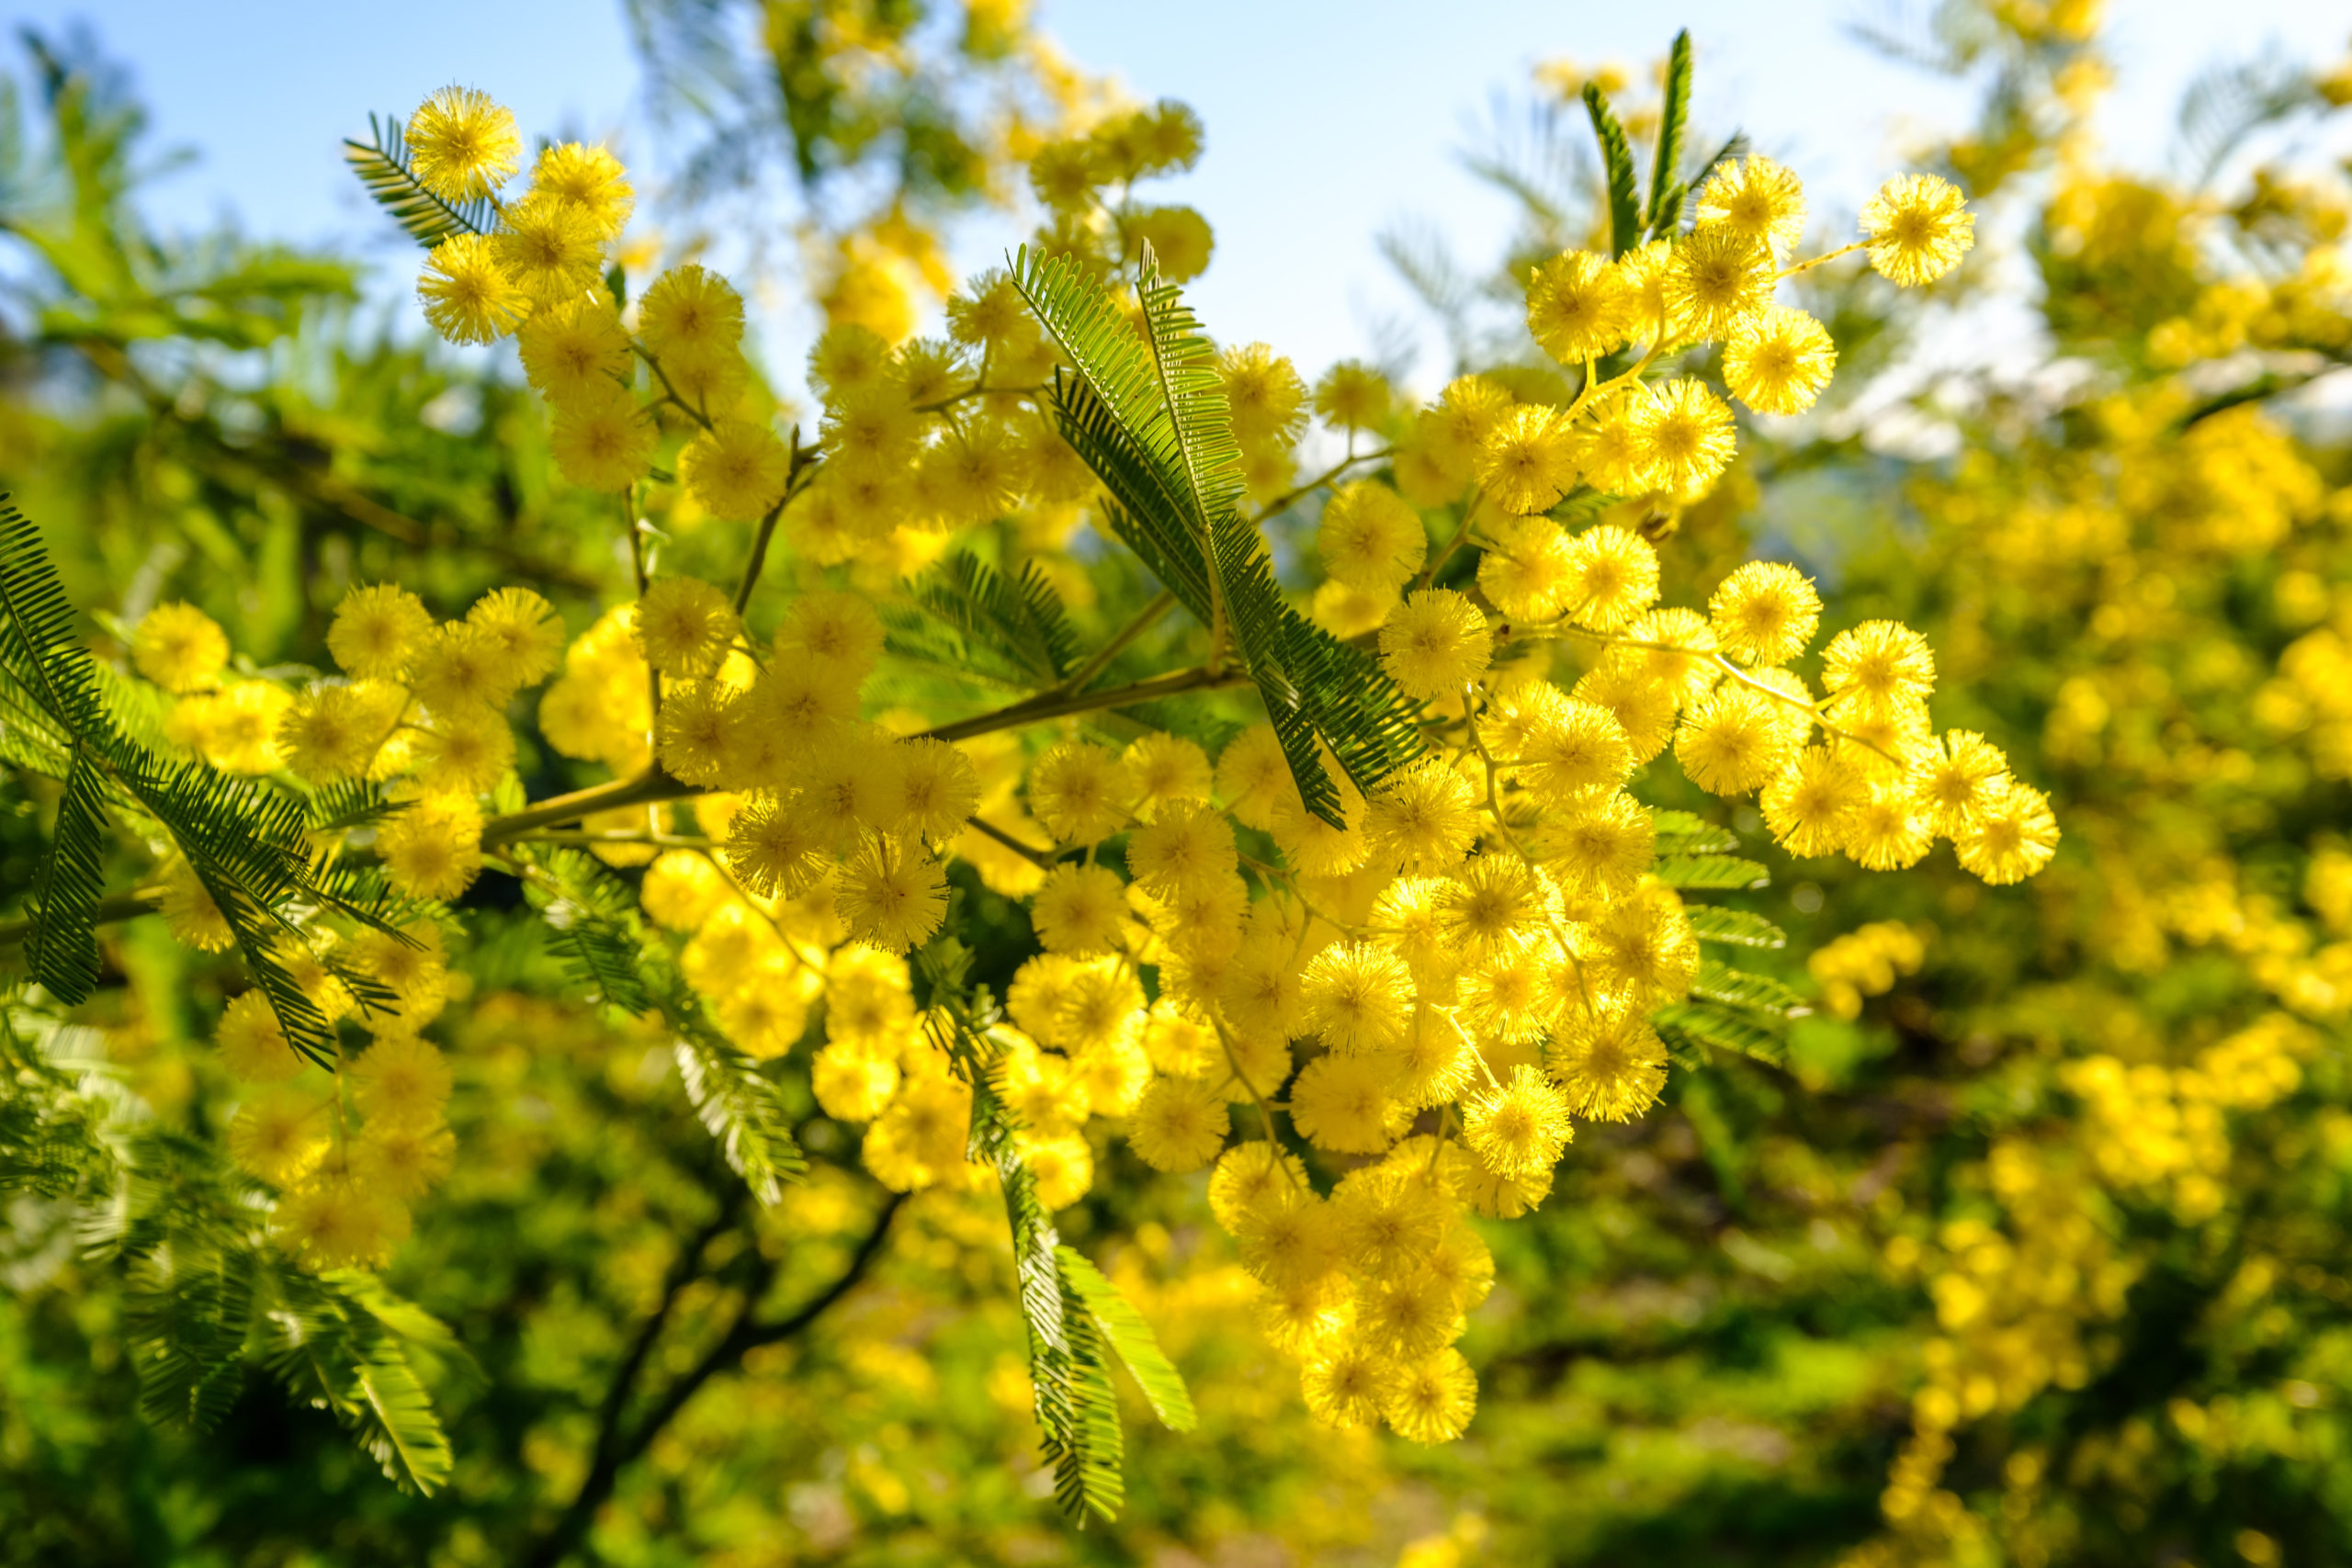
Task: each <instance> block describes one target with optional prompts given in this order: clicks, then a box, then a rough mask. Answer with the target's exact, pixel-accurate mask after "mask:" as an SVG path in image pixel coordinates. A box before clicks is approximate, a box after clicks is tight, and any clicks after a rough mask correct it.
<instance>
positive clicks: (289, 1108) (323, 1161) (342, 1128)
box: [214, 923, 456, 1269]
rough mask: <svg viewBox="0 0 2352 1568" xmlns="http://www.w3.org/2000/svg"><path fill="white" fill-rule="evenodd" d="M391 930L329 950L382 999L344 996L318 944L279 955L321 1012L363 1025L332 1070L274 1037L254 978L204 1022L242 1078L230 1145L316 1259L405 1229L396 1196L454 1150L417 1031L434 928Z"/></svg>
mask: <svg viewBox="0 0 2352 1568" xmlns="http://www.w3.org/2000/svg"><path fill="white" fill-rule="evenodd" d="M403 934H404V937H405V940H404V941H403V940H396V939H394V938H391V937H389V936H386V935H384V934H382V933H380V932H374V931H368V932H362V933H361V934H360V935H358V936H356V937H355V938H353V939H352V940H351V941H350V942H348V943H347V944H345V951H344V952H342V953H340V954H338V955H337V956H338V958H339V960H340V962H341V964H342V966H343V967H344V969H345V971H347V972H348V973H350V974H352V975H354V976H365V977H366V978H367V979H368V980H369V981H372V982H373V983H374V985H375V986H377V987H381V988H382V989H383V991H384V992H385V993H387V994H388V995H389V997H390V998H391V1005H389V1006H386V1005H378V1006H370V1007H364V1008H363V1007H360V1006H357V1005H356V1002H355V999H354V998H353V995H352V992H351V990H350V988H349V987H347V986H346V985H345V981H344V979H343V978H342V976H339V975H338V974H337V973H336V972H335V970H334V969H333V968H331V967H330V966H329V965H328V964H326V963H325V962H324V961H323V960H322V959H321V958H320V957H318V956H315V955H312V954H309V953H301V952H291V953H287V954H285V955H284V958H285V961H286V964H287V967H288V972H289V973H290V974H291V975H292V976H293V977H294V979H295V980H296V982H297V983H298V984H299V985H300V986H301V987H302V989H303V991H304V992H305V994H307V995H308V996H309V997H310V998H311V1001H312V1003H313V1004H314V1005H316V1006H317V1007H318V1008H319V1010H321V1012H322V1014H324V1015H325V1017H326V1018H327V1020H328V1021H330V1022H332V1021H335V1020H337V1019H339V1018H348V1019H350V1020H351V1021H354V1022H356V1023H357V1024H359V1025H360V1027H362V1028H363V1029H366V1030H368V1032H370V1033H372V1034H373V1036H374V1039H373V1041H372V1043H369V1044H368V1047H367V1049H365V1050H364V1051H362V1052H360V1053H359V1054H358V1055H356V1057H353V1058H352V1059H350V1060H349V1061H347V1062H346V1063H345V1064H344V1065H343V1067H342V1071H341V1073H340V1074H339V1075H338V1077H329V1076H328V1075H327V1074H326V1073H325V1072H323V1071H322V1070H321V1069H320V1068H319V1067H317V1066H313V1065H312V1064H311V1062H309V1061H308V1060H306V1059H305V1058H304V1057H303V1056H302V1055H300V1054H298V1053H297V1052H296V1051H295V1050H294V1049H293V1048H292V1047H291V1046H290V1045H288V1043H287V1042H286V1036H285V1033H284V1032H283V1031H282V1030H281V1029H280V1028H279V1026H278V1022H277V1015H276V1014H275V1013H274V1012H273V1011H272V1010H271V1009H270V1006H269V1002H268V998H266V997H265V996H264V995H263V994H262V993H261V992H260V991H258V990H253V991H245V992H243V993H242V994H240V995H238V996H237V997H235V998H232V999H231V1001H230V1003H229V1006H228V1008H227V1010H226V1011H224V1012H223V1014H222V1015H221V1019H220V1026H219V1028H218V1030H217V1031H216V1032H215V1034H214V1044H215V1045H216V1046H217V1047H218V1049H219V1052H220V1062H221V1065H222V1066H225V1067H226V1068H228V1070H229V1071H230V1073H231V1074H232V1075H233V1076H234V1077H236V1078H237V1079H238V1080H239V1081H240V1083H241V1085H242V1089H243V1092H242V1094H241V1096H240V1101H239V1104H238V1106H237V1110H236V1112H235V1114H234V1115H233V1116H232V1117H231V1119H230V1122H229V1130H228V1143H229V1153H230V1156H231V1157H232V1159H234V1160H235V1161H236V1163H237V1165H238V1167H239V1168H241V1169H243V1170H244V1171H245V1172H246V1173H247V1174H248V1175H251V1176H253V1177H254V1178H256V1179H259V1180H261V1181H264V1182H266V1183H268V1184H269V1186H271V1187H272V1188H274V1189H276V1190H277V1202H276V1206H275V1208H274V1210H273V1211H272V1214H271V1220H270V1231H271V1234H272V1235H273V1236H275V1237H276V1239H277V1243H278V1245H279V1246H280V1247H284V1248H286V1250H288V1252H291V1253H294V1254H296V1255H297V1256H299V1257H300V1258H302V1259H303V1260H304V1261H305V1262H307V1263H310V1264H311V1265H312V1266H313V1267H316V1268H321V1269H344V1268H360V1269H373V1268H378V1267H380V1266H381V1265H383V1264H384V1263H386V1262H388V1261H390V1258H391V1254H392V1251H393V1249H394V1248H395V1247H398V1246H399V1245H400V1244H401V1241H403V1240H404V1239H406V1237H407V1235H408V1233H409V1204H410V1203H412V1202H413V1201H415V1200H416V1199H418V1198H421V1197H423V1196H424V1194H425V1193H426V1192H427V1191H429V1190H431V1189H432V1188H433V1187H434V1185H435V1183H437V1182H438V1181H439V1180H440V1179H442V1178H443V1177H444V1176H446V1175H447V1174H448V1171H449V1166H450V1162H451V1159H452V1157H453V1156H454V1155H455V1153H456V1140H455V1138H454V1137H453V1136H452V1134H450V1132H449V1129H448V1128H447V1126H445V1125H444V1124H443V1122H442V1108H443V1107H444V1106H445V1105H446V1104H447V1102H448V1099H449V1082H450V1072H449V1066H448V1063H447V1062H446V1061H445V1060H443V1058H442V1055H441V1052H440V1050H439V1049H438V1048H437V1047H436V1046H435V1045H434V1044H433V1043H431V1042H430V1041H427V1040H425V1039H424V1037H423V1036H422V1035H421V1034H419V1033H418V1031H419V1030H420V1029H422V1028H423V1027H424V1025H425V1024H426V1023H428V1022H430V1021H432V1019H433V1018H434V1017H435V1015H436V1014H437V1013H438V1012H439V1011H440V1010H441V1007H442V1004H443V1002H444V1000H445V999H446V998H447V988H448V987H447V982H448V975H447V964H446V962H445V960H444V958H443V954H442V947H441V941H440V932H439V930H438V929H437V928H436V927H435V926H433V925H430V924H425V923H420V924H417V925H413V926H411V927H409V928H408V929H407V930H406V931H405V932H404V933H403Z"/></svg>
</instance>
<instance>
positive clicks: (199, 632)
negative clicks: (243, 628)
mask: <svg viewBox="0 0 2352 1568" xmlns="http://www.w3.org/2000/svg"><path fill="white" fill-rule="evenodd" d="M130 661H131V663H132V664H134V665H136V666H137V667H138V670H139V672H140V673H141V675H144V676H146V677H147V679H149V680H150V681H153V682H155V684H157V685H158V686H161V687H163V688H164V690H165V691H167V692H194V691H199V690H201V689H203V688H204V687H206V686H209V685H210V684H212V682H214V680H215V679H216V678H218V677H219V675H220V671H221V670H222V669H223V668H224V667H225V666H226V665H227V664H228V662H229V638H228V635H227V634H226V633H224V632H223V631H221V629H220V626H218V625H217V624H215V623H214V621H213V619H212V617H211V616H209V615H206V614H205V613H204V612H203V611H201V610H199V609H198V608H197V607H196V606H195V605H193V604H187V603H186V602H184V601H178V600H175V601H174V602H172V603H171V604H158V605H156V606H155V607H154V608H153V609H152V610H150V611H148V612H147V613H146V614H145V615H141V617H140V618H139V629H138V630H137V631H135V632H133V633H132V634H131V637H130Z"/></svg>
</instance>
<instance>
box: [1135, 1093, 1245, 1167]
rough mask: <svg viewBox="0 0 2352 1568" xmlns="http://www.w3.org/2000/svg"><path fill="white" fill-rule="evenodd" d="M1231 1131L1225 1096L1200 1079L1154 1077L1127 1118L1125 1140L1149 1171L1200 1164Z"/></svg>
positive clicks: (1223, 1142) (1221, 1146)
mask: <svg viewBox="0 0 2352 1568" xmlns="http://www.w3.org/2000/svg"><path fill="white" fill-rule="evenodd" d="M1231 1130H1232V1116H1231V1113H1230V1112H1229V1111H1227V1109H1226V1104H1225V1100H1224V1097H1222V1096H1221V1095H1219V1094H1217V1093H1216V1091H1215V1090H1214V1089H1210V1088H1209V1086H1208V1084H1207V1083H1206V1082H1205V1081H1204V1080H1203V1079H1200V1078H1170V1077H1155V1078H1153V1079H1152V1080H1151V1084H1150V1086H1149V1087H1148V1088H1147V1089H1145V1090H1144V1091H1143V1096H1142V1098H1141V1099H1139V1100H1136V1108H1135V1111H1134V1112H1133V1113H1132V1114H1131V1115H1130V1116H1129V1117H1128V1118H1127V1142H1128V1143H1129V1144H1130V1145H1133V1147H1134V1149H1135V1151H1136V1158H1138V1159H1140V1160H1142V1161H1143V1162H1144V1163H1145V1164H1146V1165H1148V1166H1149V1167H1151V1168H1153V1169H1154V1170H1165V1171H1175V1172H1181V1171H1188V1170H1198V1169H1200V1168H1202V1167H1204V1166H1205V1165H1207V1164H1208V1163H1209V1162H1210V1161H1211V1160H1213V1159H1215V1158H1216V1156H1217V1151H1218V1150H1220V1149H1222V1148H1223V1147H1225V1139H1226V1134H1227V1133H1228V1132H1230V1131H1231Z"/></svg>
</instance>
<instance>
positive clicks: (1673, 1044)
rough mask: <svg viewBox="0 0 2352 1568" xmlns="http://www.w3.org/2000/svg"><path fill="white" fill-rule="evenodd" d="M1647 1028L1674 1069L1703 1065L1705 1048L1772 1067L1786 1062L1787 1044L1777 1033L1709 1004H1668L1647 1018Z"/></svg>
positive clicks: (1748, 1016)
mask: <svg viewBox="0 0 2352 1568" xmlns="http://www.w3.org/2000/svg"><path fill="white" fill-rule="evenodd" d="M1650 1025H1651V1027H1652V1028H1654V1029H1656V1030H1657V1033H1658V1038H1659V1039H1660V1040H1662V1041H1664V1042H1665V1043H1666V1045H1667V1049H1668V1052H1669V1053H1670V1054H1671V1055H1673V1057H1674V1059H1675V1062H1676V1063H1677V1065H1678V1066H1697V1065H1700V1064H1702V1063H1704V1061H1705V1060H1706V1047H1708V1046H1713V1047H1714V1048H1715V1049H1717V1050H1719V1051H1730V1052H1733V1053H1735V1054H1736V1055H1742V1056H1752V1057H1754V1058H1755V1059H1756V1060H1758V1061H1759V1062H1769V1063H1770V1064H1771V1065H1772V1066H1776V1067H1778V1066H1786V1065H1787V1062H1788V1055H1789V1051H1788V1042H1787V1040H1786V1038H1785V1037H1784V1036H1783V1034H1782V1032H1781V1030H1779V1029H1777V1028H1774V1027H1772V1026H1770V1025H1768V1024H1765V1023H1761V1022H1758V1021H1757V1019H1756V1018H1755V1017H1754V1015H1752V1014H1748V1013H1740V1012H1734V1011H1733V1010H1730V1009H1729V1008H1724V1007H1719V1006H1717V1005H1716V1004H1714V1003H1713V1002H1705V1001H1699V1002H1674V1003H1671V1004H1669V1005H1668V1006H1666V1007H1662V1008H1660V1009H1658V1010H1657V1011H1656V1012H1654V1013H1652V1014H1650Z"/></svg>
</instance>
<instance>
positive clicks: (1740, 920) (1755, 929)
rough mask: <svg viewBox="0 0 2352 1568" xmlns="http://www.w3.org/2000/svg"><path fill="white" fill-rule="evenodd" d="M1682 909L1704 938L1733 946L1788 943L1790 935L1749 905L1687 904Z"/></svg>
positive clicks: (1692, 928)
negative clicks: (1751, 911)
mask: <svg viewBox="0 0 2352 1568" xmlns="http://www.w3.org/2000/svg"><path fill="white" fill-rule="evenodd" d="M1682 912H1683V913H1684V914H1686V915H1688V916H1690V917H1691V930H1692V931H1696V932H1697V933H1698V935H1699V940H1700V941H1701V942H1724V943H1725V944H1727V945H1729V946H1733V947H1785V946H1787V945H1788V941H1789V939H1788V935H1787V933H1785V932H1784V931H1781V928H1780V927H1778V926H1776V925H1774V924H1773V923H1772V922H1771V921H1770V920H1768V919H1765V918H1764V917H1763V916H1761V915H1757V914H1750V913H1749V912H1748V911H1747V910H1746V909H1726V908H1724V907H1723V906H1722V905H1721V904H1688V905H1685V906H1684V907H1683V910H1682Z"/></svg>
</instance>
